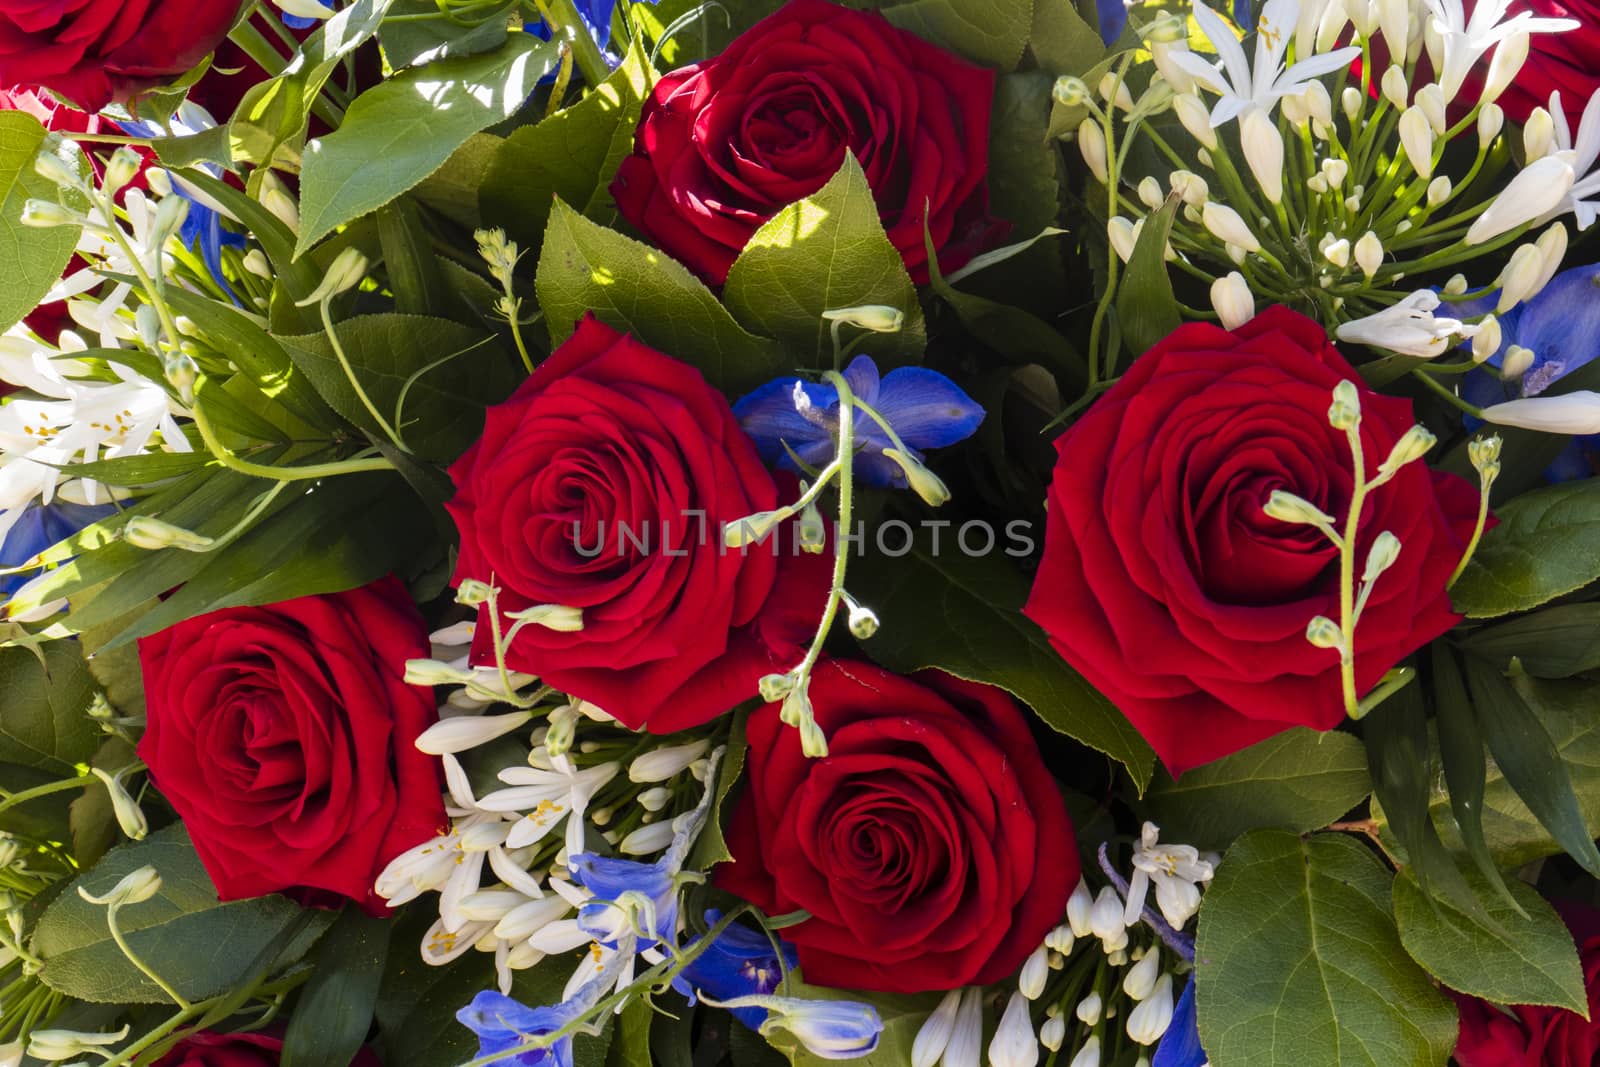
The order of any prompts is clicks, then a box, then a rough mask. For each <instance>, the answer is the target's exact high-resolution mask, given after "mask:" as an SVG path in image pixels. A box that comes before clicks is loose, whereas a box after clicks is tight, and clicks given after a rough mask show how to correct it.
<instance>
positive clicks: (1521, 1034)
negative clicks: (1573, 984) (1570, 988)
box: [1455, 902, 1600, 1067]
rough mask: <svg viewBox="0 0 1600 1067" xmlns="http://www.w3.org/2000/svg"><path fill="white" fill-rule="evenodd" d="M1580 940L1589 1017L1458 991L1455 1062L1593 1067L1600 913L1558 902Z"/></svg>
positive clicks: (1599, 1049)
mask: <svg viewBox="0 0 1600 1067" xmlns="http://www.w3.org/2000/svg"><path fill="white" fill-rule="evenodd" d="M1556 910H1557V911H1559V912H1560V913H1561V917H1562V918H1563V919H1565V920H1566V923H1567V928H1568V929H1569V930H1571V931H1572V934H1573V937H1575V938H1576V939H1577V942H1578V958H1579V960H1580V961H1581V962H1582V964H1583V981H1584V985H1585V986H1586V987H1587V989H1588V992H1589V1018H1588V1019H1585V1018H1584V1017H1583V1016H1581V1015H1579V1014H1577V1013H1576V1012H1571V1011H1567V1010H1565V1009H1563V1008H1551V1007H1545V1006H1542V1005H1528V1004H1519V1005H1517V1006H1516V1007H1513V1008H1511V1009H1510V1013H1508V1012H1507V1011H1506V1009H1504V1008H1500V1007H1497V1006H1495V1005H1493V1004H1490V1003H1488V1002H1487V1001H1482V1000H1478V999H1477V998H1476V997H1468V996H1462V995H1461V994H1459V993H1458V994H1456V1004H1457V1006H1458V1007H1459V1008H1460V1009H1461V1023H1460V1026H1461V1029H1460V1036H1459V1037H1458V1038H1457V1039H1456V1051H1455V1058H1456V1062H1457V1063H1459V1064H1460V1065H1461V1067H1592V1065H1593V1064H1594V1063H1595V1061H1596V1060H1597V1059H1600V912H1596V911H1595V910H1594V909H1593V908H1590V907H1588V906H1587V905H1582V904H1575V903H1571V902H1564V903H1562V904H1558V905H1557V906H1556Z"/></svg>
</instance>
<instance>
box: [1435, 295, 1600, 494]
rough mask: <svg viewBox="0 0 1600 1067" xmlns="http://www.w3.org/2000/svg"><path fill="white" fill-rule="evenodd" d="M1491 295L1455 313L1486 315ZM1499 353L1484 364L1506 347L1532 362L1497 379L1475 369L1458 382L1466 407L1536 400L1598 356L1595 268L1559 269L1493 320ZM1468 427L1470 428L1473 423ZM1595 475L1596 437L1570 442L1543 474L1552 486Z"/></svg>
mask: <svg viewBox="0 0 1600 1067" xmlns="http://www.w3.org/2000/svg"><path fill="white" fill-rule="evenodd" d="M1495 299H1496V295H1495V294H1490V295H1489V296H1488V297H1485V298H1483V299H1482V300H1479V301H1475V302H1473V303H1469V304H1460V305H1457V308H1458V309H1459V310H1458V311H1457V312H1456V314H1457V315H1466V316H1470V315H1473V314H1482V313H1483V312H1486V311H1491V310H1493V308H1494V301H1495ZM1499 321H1500V336H1501V341H1500V350H1499V351H1498V352H1496V353H1495V354H1494V355H1492V356H1490V357H1489V360H1488V362H1489V363H1490V364H1491V365H1493V366H1494V367H1497V368H1498V367H1500V366H1502V365H1503V363H1504V360H1505V355H1506V352H1508V351H1509V350H1510V348H1511V346H1512V345H1521V346H1522V347H1523V348H1526V349H1528V350H1529V351H1530V352H1532V353H1533V363H1532V365H1531V366H1529V368H1528V369H1527V371H1525V372H1524V373H1523V374H1522V376H1521V377H1520V378H1515V379H1513V380H1511V381H1502V380H1501V378H1500V376H1499V375H1498V374H1495V373H1492V372H1490V371H1487V370H1475V371H1473V372H1472V373H1470V374H1468V375H1466V378H1465V380H1464V381H1463V382H1462V388H1461V392H1462V396H1463V397H1464V398H1465V399H1466V400H1467V402H1468V403H1471V404H1474V405H1476V406H1478V407H1488V406H1489V405H1491V404H1498V403H1501V402H1502V401H1506V400H1516V399H1517V398H1519V397H1524V396H1538V395H1539V394H1541V393H1543V392H1545V391H1546V390H1548V389H1549V388H1550V386H1552V385H1553V384H1555V383H1556V382H1558V381H1560V380H1561V379H1562V378H1564V377H1566V376H1567V375H1568V374H1571V373H1572V372H1573V371H1575V370H1577V369H1578V368H1579V367H1582V366H1584V365H1585V364H1587V363H1589V362H1590V361H1592V360H1593V359H1594V358H1595V357H1596V356H1600V264H1594V265H1591V266H1587V267H1573V268H1572V269H1571V270H1565V271H1562V272H1561V273H1560V274H1557V275H1556V276H1555V277H1554V278H1552V279H1551V280H1550V283H1549V284H1548V285H1546V286H1545V287H1544V288H1543V289H1542V290H1540V291H1539V293H1538V295H1537V296H1535V297H1534V298H1533V299H1531V300H1529V301H1527V302H1526V303H1523V304H1519V305H1517V306H1516V307H1514V308H1512V309H1511V310H1510V311H1508V312H1506V314H1504V315H1501V316H1499ZM1472 425H1474V426H1475V425H1476V423H1475V422H1473V423H1472ZM1597 472H1600V435H1595V436H1591V437H1580V438H1576V439H1575V440H1573V442H1572V443H1571V444H1570V445H1568V446H1567V448H1566V450H1565V451H1563V452H1562V453H1561V455H1560V456H1558V457H1557V458H1556V460H1555V462H1553V463H1552V464H1551V465H1550V466H1549V467H1548V468H1546V470H1545V477H1546V478H1548V479H1549V480H1550V481H1552V482H1564V481H1571V480H1573V479H1576V478H1588V477H1591V476H1592V475H1594V474H1595V473H1597Z"/></svg>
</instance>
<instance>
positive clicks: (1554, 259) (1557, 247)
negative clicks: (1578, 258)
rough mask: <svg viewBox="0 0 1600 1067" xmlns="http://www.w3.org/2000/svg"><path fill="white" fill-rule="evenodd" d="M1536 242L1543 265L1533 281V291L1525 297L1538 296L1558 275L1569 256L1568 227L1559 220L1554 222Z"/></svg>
mask: <svg viewBox="0 0 1600 1067" xmlns="http://www.w3.org/2000/svg"><path fill="white" fill-rule="evenodd" d="M1534 244H1535V245H1537V246H1538V249H1539V259H1540V261H1541V263H1542V267H1541V269H1540V271H1539V277H1538V280H1536V281H1535V282H1534V283H1533V292H1531V293H1529V294H1528V297H1527V298H1525V299H1531V298H1532V297H1534V296H1537V295H1538V294H1539V292H1540V291H1541V290H1542V289H1544V287H1545V286H1546V285H1549V284H1550V279H1551V278H1554V277H1555V276H1556V271H1558V270H1560V269H1561V262H1562V260H1564V259H1565V258H1566V256H1567V227H1566V226H1565V225H1564V224H1562V223H1559V222H1556V223H1552V224H1551V225H1550V226H1549V227H1548V228H1547V229H1546V230H1545V231H1544V232H1543V233H1541V234H1540V235H1539V239H1538V240H1537V241H1535V242H1534Z"/></svg>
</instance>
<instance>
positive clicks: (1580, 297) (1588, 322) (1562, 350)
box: [1501, 265, 1600, 375]
mask: <svg viewBox="0 0 1600 1067" xmlns="http://www.w3.org/2000/svg"><path fill="white" fill-rule="evenodd" d="M1501 333H1502V336H1503V335H1504V333H1505V327H1504V325H1503V324H1502V326H1501ZM1515 343H1516V344H1519V345H1521V346H1522V347H1524V348H1527V349H1531V350H1532V351H1533V355H1534V370H1535V371H1537V369H1538V368H1539V367H1540V366H1541V365H1542V364H1546V363H1560V364H1562V367H1563V369H1562V371H1561V373H1562V374H1563V375H1565V374H1571V373H1572V372H1573V371H1575V370H1577V369H1578V368H1579V367H1582V366H1583V365H1585V364H1586V363H1588V362H1590V361H1591V360H1593V359H1594V358H1595V356H1597V355H1600V265H1595V266H1589V267H1576V268H1574V269H1572V270H1567V271H1562V272H1561V273H1560V274H1558V275H1556V276H1555V277H1554V278H1552V279H1551V280H1550V284H1548V285H1546V286H1545V287H1544V288H1543V289H1542V290H1540V292H1539V295H1537V296H1535V297H1534V298H1533V299H1532V300H1531V301H1529V302H1528V303H1527V304H1526V305H1525V306H1524V307H1523V308H1522V317H1521V319H1520V320H1519V321H1518V322H1517V324H1516V330H1515ZM1502 351H1504V346H1502Z"/></svg>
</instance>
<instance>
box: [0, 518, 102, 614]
mask: <svg viewBox="0 0 1600 1067" xmlns="http://www.w3.org/2000/svg"><path fill="white" fill-rule="evenodd" d="M116 510H117V509H116V508H114V507H111V506H110V505H107V504H101V505H89V504H73V503H70V502H69V501H66V500H59V499H58V500H55V501H52V502H51V503H49V504H40V503H38V502H34V503H31V504H29V505H28V506H27V507H26V508H24V509H23V512H22V514H21V515H19V516H18V517H17V520H16V522H15V523H13V524H12V526H11V528H10V530H8V531H6V533H5V535H4V540H3V541H0V568H9V567H20V566H22V565H23V564H24V563H26V562H28V561H29V560H30V559H32V558H33V557H34V556H37V555H38V554H39V553H41V552H43V551H44V550H45V549H47V548H49V547H51V546H52V545H55V544H58V543H60V542H62V541H65V540H66V539H67V538H69V537H71V536H72V535H73V534H75V533H77V532H78V531H79V530H81V529H83V528H84V527H85V526H88V525H89V524H91V523H95V522H99V521H100V520H101V519H103V518H105V517H106V516H107V515H113V514H115V513H116ZM32 577H33V575H32V574H28V573H25V572H24V573H20V574H4V575H0V601H3V600H7V599H9V598H10V597H11V595H12V594H13V593H15V592H16V591H17V590H18V589H20V588H22V586H23V584H24V583H25V582H27V581H28V580H29V579H30V578H32Z"/></svg>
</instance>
